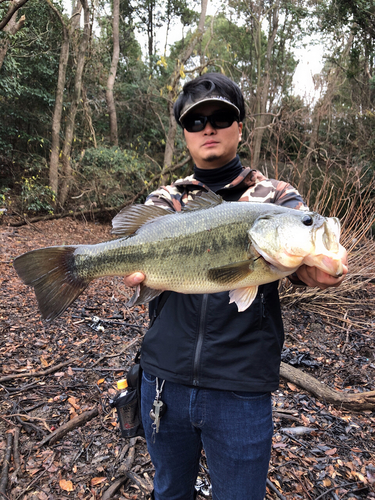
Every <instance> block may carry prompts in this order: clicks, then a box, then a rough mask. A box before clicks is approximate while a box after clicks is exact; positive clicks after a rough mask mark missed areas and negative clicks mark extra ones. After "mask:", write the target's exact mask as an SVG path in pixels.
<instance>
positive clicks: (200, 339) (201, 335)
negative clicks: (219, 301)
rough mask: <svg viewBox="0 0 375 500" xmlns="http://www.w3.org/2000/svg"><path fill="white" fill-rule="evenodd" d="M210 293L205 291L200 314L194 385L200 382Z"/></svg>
mask: <svg viewBox="0 0 375 500" xmlns="http://www.w3.org/2000/svg"><path fill="white" fill-rule="evenodd" d="M207 302H208V294H207V293H205V294H204V295H203V297H202V307H201V312H200V316H199V329H198V340H197V345H196V346H195V353H194V367H193V385H198V384H199V363H200V360H201V354H202V346H203V339H204V332H205V329H206V313H207Z"/></svg>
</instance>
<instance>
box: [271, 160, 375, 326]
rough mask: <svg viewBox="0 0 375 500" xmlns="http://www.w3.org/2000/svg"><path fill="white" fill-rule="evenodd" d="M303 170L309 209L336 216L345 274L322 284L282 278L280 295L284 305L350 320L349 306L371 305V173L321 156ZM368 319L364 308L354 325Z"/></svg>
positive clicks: (374, 188)
mask: <svg viewBox="0 0 375 500" xmlns="http://www.w3.org/2000/svg"><path fill="white" fill-rule="evenodd" d="M294 172H295V171H294ZM303 176H304V187H305V190H306V192H305V193H304V192H302V193H301V194H302V195H303V196H304V199H305V200H306V202H307V203H308V205H309V207H310V209H311V210H314V211H316V212H319V213H321V214H323V215H325V216H330V217H338V218H339V219H340V222H341V238H340V241H341V244H342V245H343V246H344V247H345V248H346V249H347V251H348V256H349V274H348V275H347V276H346V278H345V280H344V281H343V282H342V284H341V285H340V286H339V287H337V288H328V289H326V290H320V289H317V288H303V289H295V288H294V287H292V286H291V285H290V283H289V282H288V280H284V281H283V282H282V284H281V286H280V295H281V298H282V301H283V303H284V305H288V306H291V305H298V307H300V308H302V309H305V310H309V311H312V312H313V311H315V312H319V313H321V314H323V315H325V316H327V317H332V318H333V317H334V318H335V319H336V320H337V319H340V320H341V321H342V322H343V324H347V323H351V322H352V320H350V319H348V314H349V316H350V311H351V310H354V309H357V310H358V308H361V309H362V312H364V310H365V309H366V310H369V311H370V310H371V309H372V310H375V287H374V292H373V295H371V293H368V292H365V290H366V289H367V288H368V286H369V284H370V283H372V282H375V237H374V234H373V230H374V223H375V174H374V172H373V170H372V169H371V168H368V167H366V166H347V165H344V166H343V165H338V164H334V163H331V164H328V162H327V164H326V165H322V166H319V167H318V166H316V165H315V166H314V169H311V170H309V171H308V172H306V171H305V172H303ZM327 306H328V307H327ZM371 318H372V319H371ZM371 325H372V326H373V325H374V323H373V317H372V314H371V311H370V312H369V323H368V322H367V320H366V321H365V322H364V323H363V324H361V325H359V326H360V327H361V328H367V329H368V328H369V326H371Z"/></svg>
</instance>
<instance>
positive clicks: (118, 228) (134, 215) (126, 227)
mask: <svg viewBox="0 0 375 500" xmlns="http://www.w3.org/2000/svg"><path fill="white" fill-rule="evenodd" d="M173 213H174V212H173V210H169V209H168V208H162V207H157V206H155V205H131V206H130V207H125V208H123V209H122V210H121V211H120V212H119V213H118V214H117V215H116V216H115V217H114V218H113V219H112V231H111V232H112V234H116V235H118V236H131V235H132V234H134V233H135V232H136V231H137V230H138V229H139V228H140V227H141V226H143V225H144V224H148V223H150V222H153V221H155V220H156V219H159V218H160V217H164V216H166V215H170V214H173Z"/></svg>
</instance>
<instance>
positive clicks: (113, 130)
mask: <svg viewBox="0 0 375 500" xmlns="http://www.w3.org/2000/svg"><path fill="white" fill-rule="evenodd" d="M119 21H120V0H113V24H112V31H113V54H112V62H111V69H110V71H109V76H108V81H107V91H106V97H107V106H108V113H109V128H110V137H109V141H110V143H111V144H113V145H114V146H118V132H117V115H116V105H115V99H114V96H113V87H114V85H115V80H116V72H117V65H118V61H119V58H120V39H119Z"/></svg>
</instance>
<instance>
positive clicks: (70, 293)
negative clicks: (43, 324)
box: [13, 246, 91, 321]
mask: <svg viewBox="0 0 375 500" xmlns="http://www.w3.org/2000/svg"><path fill="white" fill-rule="evenodd" d="M75 250H76V247H73V246H64V247H49V248H41V249H39V250H32V251H31V252H27V253H25V254H23V255H20V256H19V257H17V258H16V259H15V260H14V263H13V265H14V268H15V270H16V272H17V274H18V275H19V277H20V278H21V279H22V281H23V282H24V283H25V284H26V285H30V286H33V287H34V291H35V295H36V298H37V301H38V305H39V309H40V311H41V313H42V316H43V318H44V319H45V320H47V321H51V320H53V319H56V318H58V317H59V316H60V315H61V314H62V313H63V312H64V311H65V309H67V308H68V307H69V306H70V304H71V303H72V302H74V300H75V299H76V298H77V297H78V296H79V295H80V294H81V293H82V292H83V291H84V289H85V288H86V287H87V286H88V284H89V283H90V281H91V280H88V279H82V278H80V277H79V276H77V274H76V273H75V271H74V252H75Z"/></svg>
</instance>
